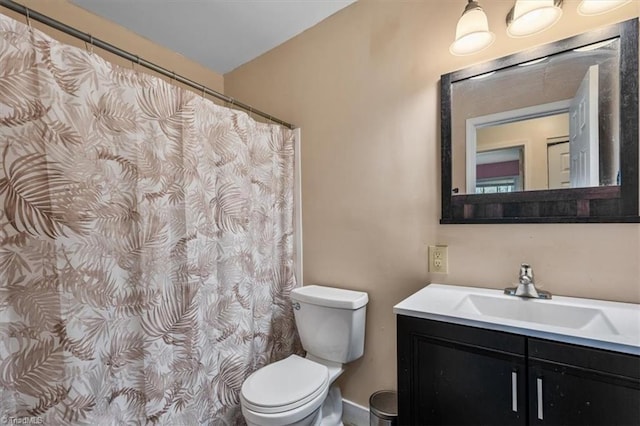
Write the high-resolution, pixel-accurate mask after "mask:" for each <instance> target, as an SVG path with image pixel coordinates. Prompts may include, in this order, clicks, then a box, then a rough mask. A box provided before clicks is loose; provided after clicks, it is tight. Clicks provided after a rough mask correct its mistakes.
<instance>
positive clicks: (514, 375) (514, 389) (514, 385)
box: [511, 371, 518, 413]
mask: <svg viewBox="0 0 640 426" xmlns="http://www.w3.org/2000/svg"><path fill="white" fill-rule="evenodd" d="M511 410H512V411H513V412H514V413H517V412H518V372H517V371H512V372H511Z"/></svg>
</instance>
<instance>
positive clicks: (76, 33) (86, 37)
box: [0, 0, 295, 129]
mask: <svg viewBox="0 0 640 426" xmlns="http://www.w3.org/2000/svg"><path fill="white" fill-rule="evenodd" d="M0 6H4V7H6V8H7V9H10V10H13V11H14V12H17V13H20V14H22V15H24V16H26V17H27V18H28V19H34V20H36V21H38V22H41V23H43V24H45V25H47V26H49V27H51V28H54V29H56V30H58V31H62V32H63V33H65V34H69V35H70V36H73V37H75V38H78V39H80V40H82V41H84V42H86V43H90V44H91V45H92V46H95V47H99V48H100V49H103V50H106V51H107V52H109V53H113V54H114V55H117V56H120V57H121V58H124V59H127V60H129V61H131V62H132V63H135V64H138V65H140V66H143V67H145V68H148V69H150V70H153V71H155V72H157V73H158V74H161V75H163V76H165V77H169V78H171V79H173V80H175V81H177V82H180V83H182V84H184V85H186V86H189V87H192V88H194V89H198V91H202V92H203V93H206V94H208V95H210V96H213V97H214V98H217V99H220V100H222V101H225V102H227V103H229V104H231V106H236V107H238V108H242V109H244V110H245V111H248V112H249V114H256V115H259V116H260V117H263V118H266V119H267V120H269V121H272V122H274V123H277V124H280V125H282V126H285V127H288V128H289V129H295V126H294V125H293V124H290V123H287V122H286V121H282V120H280V119H279V118H276V117H274V116H272V115H270V114H267V113H266V112H262V111H260V110H258V109H255V108H253V107H252V106H250V105H247V104H244V103H242V102H238V101H237V100H235V99H234V98H231V97H229V96H227V95H223V94H222V93H219V92H216V91H215V90H213V89H209V88H208V87H205V86H204V85H203V84H198V83H196V82H195V81H193V80H189V79H188V78H185V77H183V76H181V75H178V74H176V73H175V72H173V71H169V70H168V69H166V68H163V67H161V66H159V65H156V64H154V63H152V62H149V61H146V60H144V59H142V58H141V57H140V56H138V55H134V54H132V53H129V52H127V51H125V50H122V49H120V48H119V47H116V46H114V45H112V44H110V43H107V42H105V41H102V40H99V39H97V38H94V37H93V36H92V35H91V34H88V33H84V32H82V31H80V30H78V29H76V28H73V27H70V26H69V25H67V24H64V23H62V22H60V21H56V20H55V19H53V18H50V17H48V16H46V15H43V14H41V13H38V12H35V11H33V10H31V9H29V8H27V7H26V6H23V5H21V4H19V3H16V2H14V1H13V0H0Z"/></svg>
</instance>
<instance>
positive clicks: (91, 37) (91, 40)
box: [89, 34, 93, 55]
mask: <svg viewBox="0 0 640 426" xmlns="http://www.w3.org/2000/svg"><path fill="white" fill-rule="evenodd" d="M89 44H91V50H90V51H89V53H91V54H92V55H93V36H92V35H91V34H89Z"/></svg>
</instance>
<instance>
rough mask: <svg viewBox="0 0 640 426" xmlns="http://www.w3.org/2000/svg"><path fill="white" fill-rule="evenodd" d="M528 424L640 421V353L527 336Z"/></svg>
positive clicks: (611, 424) (568, 425) (566, 425)
mask: <svg viewBox="0 0 640 426" xmlns="http://www.w3.org/2000/svg"><path fill="white" fill-rule="evenodd" d="M529 401H530V406H529V407H530V408H529V424H531V425H563V426H571V425H592V426H596V425H602V426H614V425H640V358H638V357H634V356H631V355H625V354H619V353H613V352H607V351H601V350H598V349H592V348H584V347H580V346H572V345H567V344H562V343H556V342H546V341H540V340H536V339H530V340H529Z"/></svg>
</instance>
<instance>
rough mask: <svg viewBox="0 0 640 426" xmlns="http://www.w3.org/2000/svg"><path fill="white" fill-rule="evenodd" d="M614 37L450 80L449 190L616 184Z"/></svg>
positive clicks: (616, 69)
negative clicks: (483, 72)
mask: <svg viewBox="0 0 640 426" xmlns="http://www.w3.org/2000/svg"><path fill="white" fill-rule="evenodd" d="M619 52H620V43H619V39H617V38H615V39H611V40H607V41H604V42H599V43H596V44H593V45H589V46H585V47H581V48H579V49H574V50H571V51H567V52H563V53H560V54H557V55H553V56H550V57H545V58H541V59H537V60H535V61H531V62H528V63H524V64H520V65H518V66H513V67H510V68H506V69H503V70H500V71H497V72H492V73H488V74H484V75H480V76H477V77H473V78H469V79H466V80H462V81H457V82H455V83H454V84H452V89H451V98H452V163H453V164H452V165H453V175H452V184H453V185H452V187H453V188H454V189H453V192H454V194H486V193H497V192H515V191H532V190H546V189H560V188H581V187H594V186H608V185H619V183H620V171H619V170H620V148H619V133H620V132H619V124H620V123H619V107H618V106H619V104H620V102H619V81H618V79H619V62H620V53H619Z"/></svg>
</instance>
